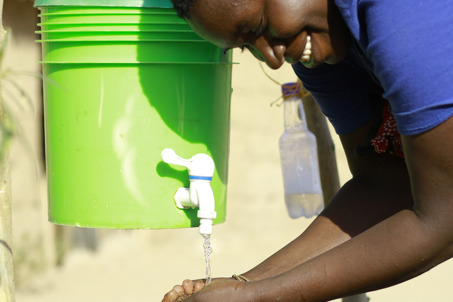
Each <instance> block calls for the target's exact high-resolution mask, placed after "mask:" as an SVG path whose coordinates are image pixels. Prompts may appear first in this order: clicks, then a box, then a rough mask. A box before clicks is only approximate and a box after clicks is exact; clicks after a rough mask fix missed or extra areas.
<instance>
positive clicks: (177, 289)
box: [173, 285, 184, 296]
mask: <svg viewBox="0 0 453 302" xmlns="http://www.w3.org/2000/svg"><path fill="white" fill-rule="evenodd" d="M173 290H174V291H175V292H176V294H177V295H178V296H183V295H184V288H183V287H182V286H181V285H175V286H174V287H173Z"/></svg>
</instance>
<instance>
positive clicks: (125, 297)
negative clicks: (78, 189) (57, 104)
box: [2, 0, 453, 302]
mask: <svg viewBox="0 0 453 302" xmlns="http://www.w3.org/2000/svg"><path fill="white" fill-rule="evenodd" d="M37 15H38V10H37V9H35V8H33V2H32V1H31V0H5V3H4V12H3V23H4V27H5V28H6V29H7V31H8V32H9V33H10V39H9V43H8V46H7V50H6V54H5V56H4V58H3V70H2V74H5V72H6V71H8V72H12V73H11V74H12V75H13V79H14V81H15V83H17V84H19V85H20V86H21V87H22V88H24V90H25V92H26V94H27V95H28V96H29V99H30V100H31V104H30V103H29V102H27V101H24V102H23V100H24V97H23V95H22V94H21V93H18V92H17V90H15V89H14V88H13V86H8V85H15V84H12V83H8V82H5V81H3V83H2V90H3V93H4V97H5V99H6V104H7V109H8V110H9V111H10V112H11V115H12V116H13V118H14V120H15V127H16V128H15V129H16V134H15V137H14V141H13V144H12V146H11V149H10V162H11V173H12V196H13V252H14V265H15V279H16V300H17V301H18V302H32V301H33V302H44V301H45V302H73V301H74V302H75V301H77V302H79V301H87V302H91V301H93V302H104V301H109V302H110V301H118V302H121V301H128V302H130V301H137V302H138V301H153V302H154V301H160V299H161V298H162V297H163V295H164V294H165V292H166V291H168V290H169V289H171V288H172V287H173V285H174V284H177V283H180V282H181V281H182V280H183V279H185V278H202V277H204V273H205V263H204V259H203V239H202V238H201V236H200V235H199V233H198V229H178V230H134V231H125V230H102V229H97V230H94V229H77V228H71V227H62V226H56V225H53V224H50V223H49V222H47V200H46V180H45V161H44V144H43V117H42V108H41V107H42V106H41V105H42V96H41V95H42V85H41V79H40V78H39V76H38V75H39V74H40V68H41V66H40V65H39V63H38V61H39V60H40V57H41V53H40V45H39V44H38V43H36V42H35V40H36V39H37V38H38V37H37V36H36V35H35V33H34V32H35V30H37V26H36V24H37V23H38V16H37ZM234 61H235V62H237V64H235V65H234V66H233V94H232V104H231V134H230V139H231V141H230V160H229V163H230V165H229V181H228V203H227V221H226V223H223V224H221V225H216V226H215V227H214V231H213V235H212V247H213V254H212V255H211V267H212V274H213V275H214V276H230V275H232V274H234V273H241V272H244V271H247V270H249V269H250V268H252V267H253V266H254V265H256V264H258V263H259V262H260V261H262V260H264V259H265V258H267V257H268V256H270V255H271V254H272V253H274V252H275V251H277V250H278V249H280V248H281V247H283V246H284V245H285V244H287V243H288V242H289V241H291V240H292V239H294V238H295V237H296V236H298V235H299V234H300V233H301V232H302V231H303V230H304V229H305V228H306V227H307V226H308V224H309V223H310V222H311V220H310V219H305V218H299V219H296V220H293V219H290V218H289V216H288V214H287V213H286V209H285V205H284V201H283V184H282V179H281V173H280V162H279V154H278V138H279V136H280V135H281V134H282V132H283V112H282V107H280V106H278V105H275V104H274V105H272V106H271V104H272V103H273V102H274V101H276V100H277V99H278V98H279V97H280V95H281V93H280V87H279V85H278V84H277V83H274V82H273V81H271V80H270V79H269V77H268V76H266V75H265V73H264V72H263V70H262V69H261V67H260V65H259V63H258V62H257V61H256V60H255V59H254V58H253V57H252V55H251V54H250V53H248V52H244V53H242V52H241V51H240V50H235V51H234ZM265 71H266V72H267V73H268V74H269V76H271V77H272V78H273V79H275V80H276V81H277V82H279V83H285V82H293V81H295V80H296V77H295V75H294V74H293V72H292V69H291V67H290V66H289V65H286V66H285V67H284V68H281V69H280V70H277V71H272V70H269V69H268V68H265ZM277 104H278V102H277ZM332 138H333V139H334V142H335V144H336V156H337V164H338V170H339V175H340V181H341V183H344V182H345V181H347V180H348V179H349V177H350V174H349V170H348V168H347V165H346V162H345V158H344V154H343V153H342V150H341V146H340V144H339V143H338V140H337V138H336V136H335V134H333V133H332ZM451 280H453V261H451V260H450V261H448V262H447V263H445V264H443V265H440V266H439V267H437V268H435V269H433V270H432V271H430V272H428V273H426V274H424V275H423V276H421V277H419V278H416V279H414V280H411V281H408V282H405V283H404V284H401V285H399V286H396V287H393V288H390V289H385V290H381V291H377V292H372V293H368V296H369V297H370V298H371V301H412V302H415V301H420V302H421V301H437V302H447V301H448V302H449V301H451V300H452V299H453V288H452V287H451Z"/></svg>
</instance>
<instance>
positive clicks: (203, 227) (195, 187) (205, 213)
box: [161, 149, 217, 234]
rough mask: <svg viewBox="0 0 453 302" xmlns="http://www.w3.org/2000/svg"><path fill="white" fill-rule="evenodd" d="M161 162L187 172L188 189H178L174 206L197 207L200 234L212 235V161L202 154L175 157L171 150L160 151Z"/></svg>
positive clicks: (213, 209) (214, 216) (213, 208)
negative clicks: (187, 157) (189, 156)
mask: <svg viewBox="0 0 453 302" xmlns="http://www.w3.org/2000/svg"><path fill="white" fill-rule="evenodd" d="M161 156H162V160H163V161H164V162H166V163H168V164H175V165H179V166H183V167H185V168H187V170H189V181H190V188H179V189H178V191H177V192H176V194H175V197H174V199H175V202H176V206H177V207H178V208H180V209H187V208H195V207H198V208H199V210H198V212H197V216H198V218H200V233H201V234H211V233H212V221H213V220H214V219H215V218H216V216H217V213H216V212H215V202H214V194H213V192H212V188H211V185H210V182H211V180H212V176H213V175H214V169H215V165H214V161H213V160H212V158H211V157H210V156H209V155H207V154H204V153H199V154H195V155H194V156H192V158H190V159H184V158H182V157H180V156H178V155H176V153H175V151H173V150H172V149H164V150H163V151H162V154H161Z"/></svg>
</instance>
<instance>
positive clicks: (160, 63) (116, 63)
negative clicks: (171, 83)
mask: <svg viewBox="0 0 453 302" xmlns="http://www.w3.org/2000/svg"><path fill="white" fill-rule="evenodd" d="M38 64H61V65H71V64H72V65H237V64H239V63H238V62H228V61H226V62H206V61H205V62H201V61H196V62H178V61H175V62H170V61H168V62H157V61H149V62H138V61H135V62H132V61H131V62H113V61H112V62H89V61H86V62H69V61H38Z"/></svg>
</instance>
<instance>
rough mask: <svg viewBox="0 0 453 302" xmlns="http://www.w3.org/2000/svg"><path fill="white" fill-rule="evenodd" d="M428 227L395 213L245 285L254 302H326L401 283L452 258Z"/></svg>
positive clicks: (438, 234)
mask: <svg viewBox="0 0 453 302" xmlns="http://www.w3.org/2000/svg"><path fill="white" fill-rule="evenodd" d="M427 224H430V223H429V222H427V221H423V220H421V219H420V218H419V217H418V216H417V215H416V214H415V213H414V212H413V211H411V210H403V211H400V212H399V213H397V214H395V215H393V216H392V217H390V218H388V219H386V220H384V221H382V222H381V223H379V224H377V225H375V226H374V227H372V228H370V229H368V230H367V231H365V232H363V233H361V234H360V235H358V236H356V237H355V238H353V239H351V240H349V241H347V242H345V243H344V244H341V245H339V246H337V247H336V248H333V249H331V250H330V251H328V252H326V253H323V254H321V255H319V256H318V257H315V258H313V259H311V260H310V261H307V262H305V263H303V264H301V265H299V266H297V267H295V268H293V269H292V270H290V271H288V272H286V273H283V274H281V275H279V276H276V277H274V278H268V279H265V280H262V281H259V282H252V283H250V284H248V285H247V287H249V290H251V292H253V293H254V297H256V299H254V300H253V301H280V300H281V301H288V302H289V301H327V300H329V299H334V298H339V297H342V296H346V295H351V294H356V293H360V292H365V291H370V290H375V289H379V288H384V287H387V286H390V285H393V284H396V283H399V282H402V281H404V280H407V279H409V278H412V277H414V276H416V275H418V274H421V273H423V272H425V271H427V270H429V269H430V268H432V267H433V266H435V265H436V264H438V263H439V262H442V261H444V260H446V259H448V258H450V257H451V256H452V247H451V242H449V240H445V238H444V237H443V236H442V232H439V231H438V230H437V229H436V227H432V224H430V225H427ZM439 227H440V226H439ZM276 298H279V299H280V300H277V299H276Z"/></svg>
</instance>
